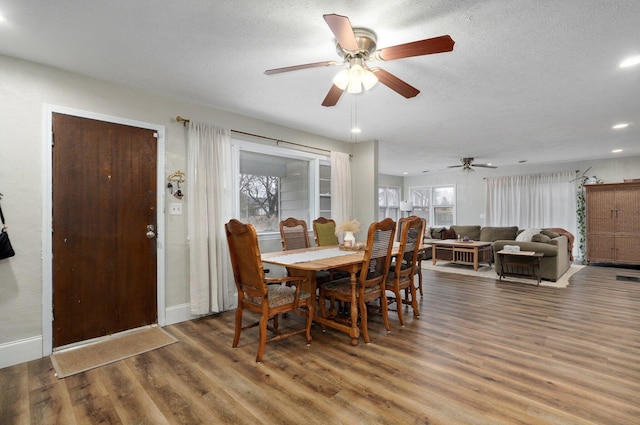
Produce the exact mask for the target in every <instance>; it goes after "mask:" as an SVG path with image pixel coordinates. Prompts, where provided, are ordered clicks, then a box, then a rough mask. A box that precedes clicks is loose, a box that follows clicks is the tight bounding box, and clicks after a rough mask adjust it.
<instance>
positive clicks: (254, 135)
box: [176, 115, 351, 156]
mask: <svg viewBox="0 0 640 425" xmlns="http://www.w3.org/2000/svg"><path fill="white" fill-rule="evenodd" d="M176 121H178V122H181V123H182V125H184V126H186V125H187V124H188V123H189V122H190V120H189V118H184V117H181V116H180V115H178V116H177V117H176ZM231 131H232V132H233V133H237V134H244V135H245V136H252V137H258V138H260V139H266V140H271V141H273V142H276V145H278V144H280V143H287V144H289V145H295V146H301V147H303V148H307V149H316V150H319V151H322V152H329V153H331V151H330V150H329V149H323V148H316V147H314V146H307V145H303V144H302V143H296V142H288V141H286V140H282V139H274V138H273V137H267V136H261V135H259V134H253V133H247V132H245V131H240V130H231ZM349 156H351V155H349Z"/></svg>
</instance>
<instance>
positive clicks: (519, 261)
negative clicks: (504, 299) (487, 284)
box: [496, 250, 544, 286]
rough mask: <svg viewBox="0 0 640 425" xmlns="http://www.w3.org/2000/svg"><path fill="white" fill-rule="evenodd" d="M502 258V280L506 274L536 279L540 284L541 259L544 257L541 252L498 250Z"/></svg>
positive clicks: (499, 256)
mask: <svg viewBox="0 0 640 425" xmlns="http://www.w3.org/2000/svg"><path fill="white" fill-rule="evenodd" d="M496 254H498V258H499V259H500V273H499V274H500V282H502V278H503V277H506V276H511V277H521V278H525V279H536V280H537V281H538V283H537V285H538V286H539V285H540V280H541V279H540V260H541V259H542V257H544V254H542V253H541V252H533V251H519V252H510V251H505V250H501V251H498V252H497V253H496Z"/></svg>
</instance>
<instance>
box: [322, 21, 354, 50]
mask: <svg viewBox="0 0 640 425" xmlns="http://www.w3.org/2000/svg"><path fill="white" fill-rule="evenodd" d="M322 17H323V18H324V20H325V21H326V22H327V25H329V28H331V31H332V32H333V35H335V36H336V39H337V40H338V43H339V44H340V46H342V48H343V49H347V50H358V49H359V47H358V42H357V41H356V36H355V34H354V33H353V27H352V26H351V22H350V21H349V18H347V17H346V16H342V15H336V14H335V13H334V14H330V15H322Z"/></svg>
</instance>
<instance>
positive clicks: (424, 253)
mask: <svg viewBox="0 0 640 425" xmlns="http://www.w3.org/2000/svg"><path fill="white" fill-rule="evenodd" d="M420 220H421V221H422V234H423V237H424V232H425V229H426V228H427V220H426V219H425V218H420ZM422 241H423V239H422V238H421V239H420V241H419V242H420V243H422ZM430 253H431V246H428V247H425V248H424V249H423V250H421V251H420V252H419V253H418V259H417V261H416V266H415V271H414V276H418V290H419V291H420V298H422V297H423V296H424V291H423V290H422V260H425V261H426V260H428V259H429V257H430V255H429V254H430ZM405 294H406V291H405Z"/></svg>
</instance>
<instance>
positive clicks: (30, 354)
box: [0, 303, 199, 368]
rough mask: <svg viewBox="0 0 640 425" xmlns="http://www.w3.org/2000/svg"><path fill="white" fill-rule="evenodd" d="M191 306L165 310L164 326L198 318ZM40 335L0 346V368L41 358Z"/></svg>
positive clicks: (186, 305) (184, 305) (181, 305)
mask: <svg viewBox="0 0 640 425" xmlns="http://www.w3.org/2000/svg"><path fill="white" fill-rule="evenodd" d="M190 310H191V306H190V305H189V304H188V303H186V304H180V305H176V306H172V307H169V308H167V309H165V322H166V325H173V324H174V323H180V322H184V321H187V320H191V319H195V318H197V317H199V316H194V315H192V314H191V311H190ZM42 357H43V355H42V335H38V336H34V337H31V338H25V339H20V340H17V341H11V342H7V343H5V344H0V368H3V367H9V366H14V365H17V364H20V363H24V362H28V361H31V360H36V359H39V358H42Z"/></svg>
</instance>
